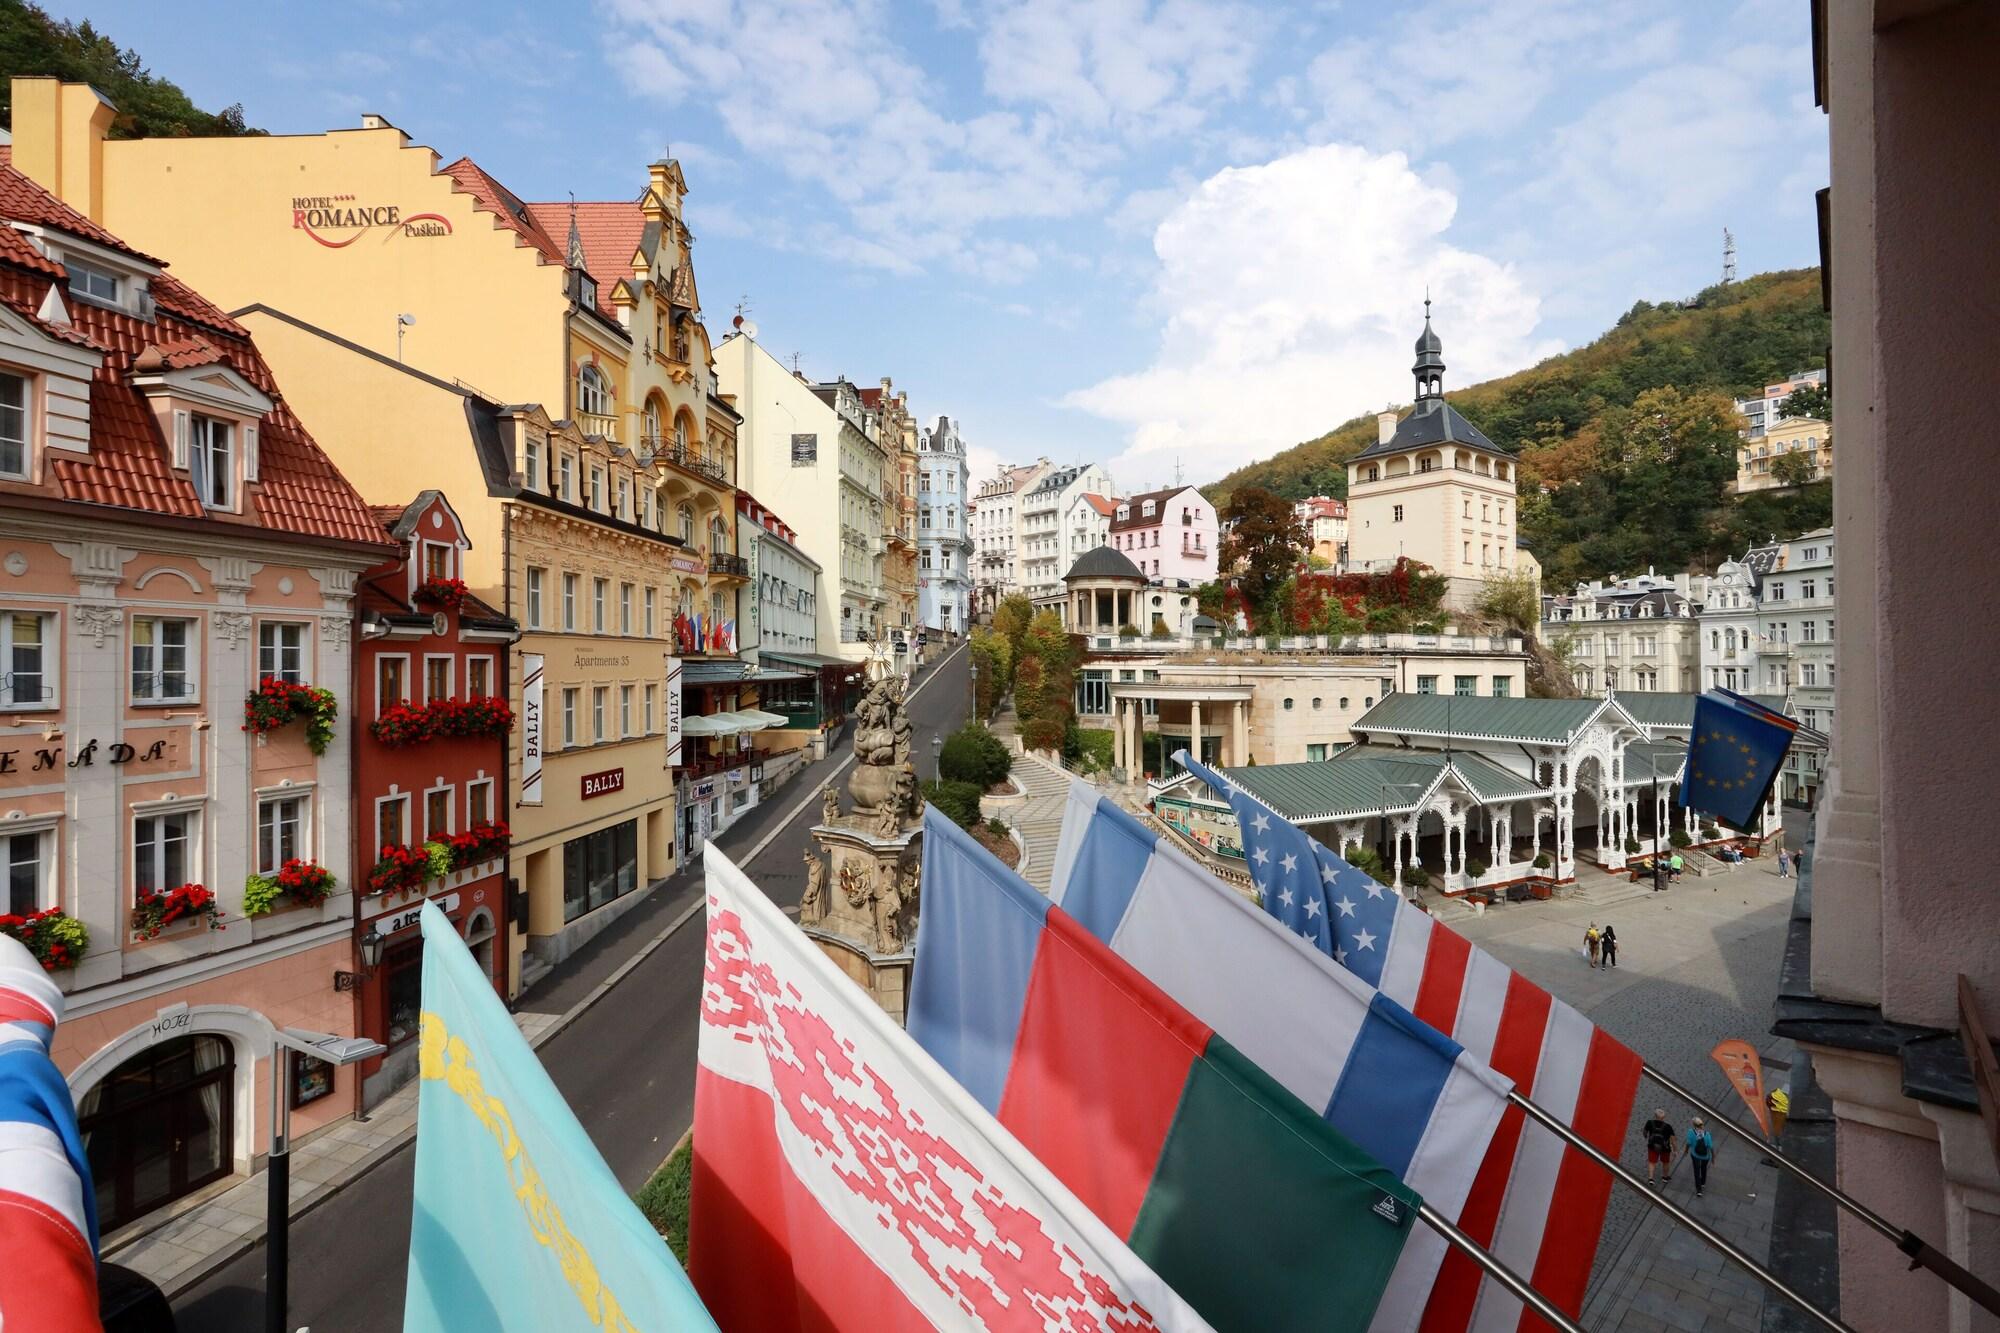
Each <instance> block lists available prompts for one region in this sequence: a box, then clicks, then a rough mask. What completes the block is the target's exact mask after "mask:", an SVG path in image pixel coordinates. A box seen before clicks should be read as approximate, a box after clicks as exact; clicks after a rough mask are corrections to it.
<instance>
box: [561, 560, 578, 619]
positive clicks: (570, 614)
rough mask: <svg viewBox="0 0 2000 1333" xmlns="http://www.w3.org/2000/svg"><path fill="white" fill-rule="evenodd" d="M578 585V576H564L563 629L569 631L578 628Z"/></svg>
mask: <svg viewBox="0 0 2000 1333" xmlns="http://www.w3.org/2000/svg"><path fill="white" fill-rule="evenodd" d="M576 585H577V576H576V575H574V574H565V575H563V576H562V627H563V628H564V629H567V630H573V629H575V628H576Z"/></svg>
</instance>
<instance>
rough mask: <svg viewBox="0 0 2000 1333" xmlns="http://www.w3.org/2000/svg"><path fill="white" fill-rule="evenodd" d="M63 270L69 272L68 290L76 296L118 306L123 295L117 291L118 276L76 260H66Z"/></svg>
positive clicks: (118, 285)
mask: <svg viewBox="0 0 2000 1333" xmlns="http://www.w3.org/2000/svg"><path fill="white" fill-rule="evenodd" d="M63 268H64V269H66V270H67V271H68V272H69V289H70V291H71V292H73V293H75V294H76V295H78V296H82V297H87V298H89V299H90V300H93V301H102V302H104V303H105V304H106V305H120V304H122V302H123V299H124V298H123V293H122V292H121V291H120V290H119V288H120V283H119V280H118V275H117V274H116V273H113V272H111V271H110V270H109V269H101V268H99V267H97V266H96V265H95V264H86V263H84V262H83V261H81V260H78V259H69V258H66V259H64V260H63Z"/></svg>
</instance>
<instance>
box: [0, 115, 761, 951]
mask: <svg viewBox="0 0 2000 1333" xmlns="http://www.w3.org/2000/svg"><path fill="white" fill-rule="evenodd" d="M14 97H15V108H16V111H15V114H16V149H15V151H16V153H17V154H25V155H26V156H27V157H28V158H29V160H30V161H31V162H32V163H33V164H34V165H35V167H36V169H37V170H38V171H40V172H42V173H43V177H38V178H45V179H47V180H48V182H49V184H50V188H51V189H53V190H55V191H56V192H57V193H58V194H59V195H61V196H63V197H64V198H65V199H66V200H67V201H68V202H69V203H71V205H72V206H73V207H75V208H77V209H78V210H79V211H81V212H83V213H85V214H86V215H87V216H89V217H91V218H92V219H93V220H96V221H98V222H100V223H102V224H103V225H105V226H106V227H109V228H111V229H113V230H114V231H116V230H120V229H122V231H123V234H124V235H125V236H126V238H127V239H128V240H129V241H130V242H131V243H132V244H133V245H135V246H137V247H138V248H140V249H142V250H145V251H148V252H150V253H153V254H157V255H160V256H161V257H163V258H166V259H168V260H169V261H170V262H172V264H173V266H174V271H175V273H176V274H177V275H179V276H180V277H182V278H183V279H185V280H187V281H189V282H191V283H192V284H193V285H194V286H196V287H197V288H198V289H200V290H202V291H203V292H204V293H205V294H206V295H208V296H209V297H210V298H211V299H213V300H214V301H216V302H217V304H219V305H221V306H222V307H223V308H225V309H240V310H241V312H242V313H241V318H242V319H243V322H244V323H245V324H246V325H248V326H249V327H250V328H251V329H252V330H253V332H254V333H255V335H256V336H257V337H258V338H259V340H260V342H261V341H262V340H263V339H264V338H266V337H269V338H270V339H271V345H270V346H269V347H268V348H267V349H266V350H267V355H268V356H269V359H270V361H271V364H272V366H273V368H274V370H275V371H276V372H277V374H278V375H279V377H280V379H281V380H282V382H283V383H284V384H285V385H286V386H287V392H288V396H289V398H290V401H291V403H292V405H293V406H294V408H295V410H296V411H297V412H298V414H299V416H300V418H301V419H302V420H304V421H305V422H306V423H307V424H308V425H309V427H310V428H311V429H312V430H313V431H314V433H315V435H316V436H317V437H318V438H319V439H320V440H321V442H322V444H323V445H324V447H325V448H326V449H327V452H328V453H329V454H330V455H331V456H332V457H333V458H334V460H335V462H336V463H337V464H338V465H339V466H340V468H341V469H342V470H343V471H344V472H345V473H346V474H347V475H348V476H349V477H350V478H351V479H352V480H353V482H354V484H355V486H356V487H357V488H358V489H359V490H360V491H361V493H362V495H363V496H364V497H365V498H366V499H368V500H369V501H371V502H374V503H377V504H385V505H386V504H396V505H400V504H404V503H407V502H408V500H409V499H410V498H411V496H412V495H414V494H415V492H416V490H417V489H419V488H420V487H424V486H429V487H435V488H437V489H439V490H442V491H444V492H445V493H446V495H447V496H448V497H449V498H450V500H451V503H452V504H453V506H454V508H455V509H456V511H457V513H458V514H459V516H460V517H461V519H462V521H463V523H464V526H465V529H466V535H467V537H468V538H469V539H470V541H471V543H472V549H471V550H470V551H469V552H467V554H466V557H465V563H464V570H465V578H466V582H467V584H468V585H469V586H470V588H471V590H472V591H474V592H475V593H477V594H478V595H479V596H480V597H481V598H483V599H484V600H486V601H487V602H488V603H489V604H490V605H492V606H495V607H499V608H503V609H504V610H505V611H506V613H507V614H508V615H510V616H512V617H513V618H514V619H515V620H516V621H517V622H519V623H520V625H521V626H522V639H521V641H520V643H519V644H517V645H516V646H515V649H514V652H513V656H512V660H511V663H510V668H511V669H510V671H509V673H508V674H509V678H510V682H509V688H510V694H511V696H512V699H513V703H514V705H515V709H516V713H517V716H519V717H521V719H522V727H521V728H520V730H519V731H518V732H517V735H516V741H515V754H514V759H515V770H514V772H513V773H512V774H511V775H510V778H509V781H510V785H511V787H512V789H513V793H514V794H513V799H512V801H511V802H510V805H509V813H510V822H511V823H512V826H513V830H514V848H513V853H512V861H511V864H510V867H509V869H510V874H511V875H512V876H513V877H514V879H515V880H516V882H517V883H518V885H519V887H520V889H521V890H522V891H523V892H524V893H525V895H526V902H525V912H524V913H523V912H516V913H515V916H516V918H517V920H518V919H521V918H523V917H525V920H526V923H527V932H526V939H519V938H517V939H516V941H515V942H514V947H515V950H516V951H517V953H518V952H519V951H520V950H521V949H522V948H523V947H530V948H532V951H533V952H534V954H535V955H537V957H538V958H539V959H540V960H542V961H543V962H552V961H555V960H558V959H560V958H561V957H563V956H564V955H566V954H567V953H568V952H570V951H571V950H572V949H573V948H575V947H576V946H577V945H578V944H580V943H581V942H582V941H583V940H585V939H587V938H589V936H590V935H591V934H593V933H594V932H595V931H596V930H598V929H601V928H602V926H603V925H604V924H608V922H609V921H610V920H611V919H613V918H615V916H616V915H617V914H618V913H619V912H621V911H623V910H624V909H625V907H629V906H630V905H631V902H634V901H636V896H635V897H633V898H631V899H629V900H627V899H626V898H625V895H626V894H627V893H628V892H630V891H631V890H633V889H637V888H644V887H645V886H646V885H647V884H648V883H649V882H651V881H654V880H657V879H658V878H660V877H661V876H664V875H666V874H668V873H670V872H671V871H672V869H673V868H674V866H675V865H676V864H677V862H678V855H679V854H680V853H682V852H683V851H684V850H685V843H686V840H687V837H688V830H687V828H686V827H685V826H684V825H683V823H682V822H681V821H680V820H679V819H678V818H677V807H676V796H675V792H676V782H677V780H680V781H682V782H683V784H684V785H685V782H686V780H688V779H691V778H692V777H694V776H695V773H694V772H693V770H694V769H696V768H697V767H699V768H700V769H701V770H702V774H701V775H702V776H704V777H707V776H711V773H710V770H712V769H715V768H716V767H718V766H720V767H725V768H728V767H734V766H740V765H745V764H747V757H745V756H743V755H742V754H741V753H740V752H739V751H735V750H732V751H731V752H730V753H729V754H727V755H724V754H720V753H707V754H704V753H702V752H701V748H702V743H700V742H697V741H695V740H694V739H693V738H692V737H690V738H689V739H688V741H687V743H686V744H685V745H684V746H681V747H678V748H679V754H678V755H677V756H676V755H674V754H672V753H670V748H669V742H668V739H667V728H668V716H669V711H670V709H671V711H672V714H673V716H674V717H676V718H678V717H679V716H681V713H682V710H683V708H684V709H685V711H686V712H687V713H690V714H701V713H707V712H716V711H726V710H735V709H740V708H746V707H749V706H751V705H752V704H753V703H754V701H755V700H754V696H755V687H754V684H753V683H751V682H750V681H749V680H748V679H747V677H748V676H749V674H750V672H749V670H748V669H747V668H745V667H744V666H743V665H742V664H741V663H740V662H738V661H737V658H736V651H735V639H734V635H733V629H734V623H735V620H736V617H737V613H738V606H737V603H738V592H739V590H740V589H741V588H742V587H743V586H744V584H745V583H746V582H747V564H746V562H745V561H744V560H743V558H742V557H741V556H740V555H739V553H738V551H737V549H736V542H735V531H736V524H735V521H734V515H735V500H736V486H735V481H736V447H737V446H736V431H737V427H738V424H739V418H738V416H737V414H736V412H735V411H734V409H733V408H732V407H731V406H730V405H729V404H728V403H727V402H726V401H725V400H724V399H723V398H721V397H720V396H719V395H718V393H717V391H716V383H715V374H714V366H713V363H712V360H711V357H710V343H709V339H708V334H707V331H706V329H705V327H704V326H703V324H702V322H701V316H700V306H699V299H698V296H697V293H696V288H695V283H694V273H693V264H692V257H691V243H692V237H691V235H690V234H689V232H688V230H687V227H686V225H685V222H684V221H683V219H682V214H681V205H682V200H683V198H684V196H685V194H686V191H687V185H686V182H685V179H684V177H683V176H682V173H681V170H680V167H679V165H678V164H677V163H674V162H671V161H663V162H657V163H654V164H652V166H651V167H649V168H648V169H647V172H646V175H645V179H644V181H643V184H642V185H640V186H639V187H638V188H636V189H635V192H634V195H635V197H633V198H628V199H626V200H622V201H616V202H602V203H576V204H572V203H570V202H568V201H564V202H562V203H559V204H558V203H532V202H528V201H524V200H522V199H520V198H519V197H518V196H517V195H515V194H514V193H513V192H512V191H510V190H508V189H507V188H506V187H505V186H504V185H503V184H501V183H500V181H499V180H498V179H497V178H496V177H494V176H493V175H492V174H491V173H489V172H488V171H486V170H485V169H484V168H482V167H481V166H479V165H478V164H477V163H474V162H472V161H471V160H470V159H466V158H460V159H458V160H456V161H453V162H450V163H442V164H441V161H440V158H439V155H438V154H437V153H435V152H433V151H432V150H431V149H429V148H426V147H423V146H421V145H418V144H414V143H412V142H411V141H410V139H409V138H408V136H407V135H405V134H404V133H403V132H402V131H400V130H398V129H396V128H395V127H393V126H391V125H389V124H388V123H387V122H386V121H384V120H382V119H381V118H380V117H374V116H369V117H364V118H363V120H362V124H361V126H360V127H359V128H357V129H353V130H338V131H332V132H329V133H325V134H316V135H296V136H271V137H247V138H240V139H140V140H118V141H107V140H105V139H104V138H103V137H102V136H103V117H102V116H100V115H97V114H96V111H95V109H96V108H97V107H99V106H101V99H99V98H98V97H97V95H96V94H95V93H94V92H93V91H91V90H90V89H89V88H87V87H84V86H82V85H75V84H71V85H64V84H59V83H57V82H56V81H54V80H49V79H23V80H17V81H16V82H15V84H14ZM24 126H25V128H26V129H27V130H29V131H30V132H29V133H26V134H24V133H23V129H24ZM24 169H25V168H24ZM669 658H675V659H679V660H682V661H684V662H689V670H688V671H687V672H686V673H685V678H686V679H688V680H689V681H690V684H689V685H688V687H687V689H686V691H685V693H684V694H683V695H681V696H680V697H679V698H678V699H673V700H670V697H669V696H670V692H671V688H670V682H669V672H668V665H667V663H668V659H669ZM690 659H692V661H690ZM696 666H700V667H702V668H704V669H703V670H701V671H696V670H694V669H693V668H694V667H696ZM531 677H533V678H534V680H535V684H536V685H537V686H538V688H539V691H540V695H539V702H538V704H537V706H536V707H535V709H534V710H533V711H535V712H536V713H538V714H539V716H538V718H536V719H535V721H536V722H538V723H539V726H540V730H541V735H540V736H539V737H538V738H536V743H534V744H533V745H532V746H531V744H530V740H529V737H528V735H527V732H528V726H529V722H530V719H529V713H530V707H529V705H530V702H531V700H530V698H529V697H528V694H527V691H528V690H529V688H530V684H529V683H530V678H531ZM681 679H683V677H682V676H680V675H677V676H675V677H674V683H675V684H677V683H678V682H679V681H680V680H681ZM697 679H698V680H699V682H700V683H699V684H695V683H692V682H694V681H695V680H697ZM649 699H650V700H651V707H650V716H649V706H648V700H649ZM566 706H567V707H568V708H569V709H570V713H569V714H568V715H566V714H565V712H564V709H565V707H566ZM566 726H567V727H568V730H567V731H566V730H565V727H566ZM530 749H532V750H533V751H534V752H535V753H533V754H530V753H529V750H530ZM713 749H714V747H713V746H712V745H711V750H713ZM676 758H678V759H679V760H680V763H679V764H678V765H677V764H676V763H675V762H674V760H675V759H676ZM537 760H539V763H540V768H539V774H540V783H539V788H540V790H539V793H531V792H529V791H527V790H524V789H525V788H526V787H527V786H528V782H529V778H530V774H531V773H532V772H534V771H536V770H535V767H534V765H535V762H536V761H537ZM682 770H686V771H682ZM726 783H727V779H726V778H725V785H726ZM739 785H740V784H739ZM717 809H718V813H721V814H726V813H727V812H728V807H727V806H721V807H717ZM712 827H713V825H712V824H711V823H709V822H706V821H705V822H704V823H702V824H701V825H700V826H699V830H698V831H699V832H706V831H708V830H709V829H710V828H712ZM621 903H622V905H620V904H621ZM527 971H528V974H529V978H530V979H532V977H533V975H534V974H535V966H534V965H533V964H530V965H529V967H528V968H527ZM509 972H510V975H513V976H517V977H518V976H521V975H522V969H521V968H520V967H510V968H509Z"/></svg>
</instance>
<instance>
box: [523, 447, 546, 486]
mask: <svg viewBox="0 0 2000 1333" xmlns="http://www.w3.org/2000/svg"><path fill="white" fill-rule="evenodd" d="M521 476H522V479H523V480H524V481H525V482H526V483H527V488H528V490H530V491H539V490H541V489H542V442H541V441H540V440H529V441H528V442H527V444H526V445H525V446H523V448H522V450H521Z"/></svg>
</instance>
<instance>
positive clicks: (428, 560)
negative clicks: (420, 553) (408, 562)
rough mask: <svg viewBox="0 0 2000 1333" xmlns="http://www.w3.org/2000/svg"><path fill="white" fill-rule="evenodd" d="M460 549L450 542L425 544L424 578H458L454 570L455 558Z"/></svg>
mask: <svg viewBox="0 0 2000 1333" xmlns="http://www.w3.org/2000/svg"><path fill="white" fill-rule="evenodd" d="M457 554H458V548H456V547H454V546H452V545H451V544H450V543H448V542H425V543H424V578H426V579H448V578H453V577H456V575H455V572H454V571H453V569H452V565H453V563H454V561H453V557H454V556H456V555H457Z"/></svg>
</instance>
